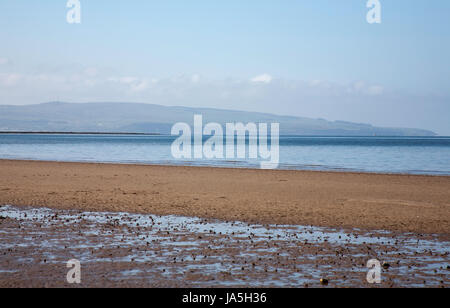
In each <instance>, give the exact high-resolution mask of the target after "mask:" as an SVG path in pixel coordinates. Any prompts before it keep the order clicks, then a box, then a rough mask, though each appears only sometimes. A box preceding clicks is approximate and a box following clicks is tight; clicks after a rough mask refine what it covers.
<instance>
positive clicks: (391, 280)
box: [0, 206, 450, 287]
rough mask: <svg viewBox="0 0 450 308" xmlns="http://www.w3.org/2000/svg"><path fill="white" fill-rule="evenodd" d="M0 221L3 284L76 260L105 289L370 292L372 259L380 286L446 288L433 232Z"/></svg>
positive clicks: (95, 219) (121, 220) (153, 219)
mask: <svg viewBox="0 0 450 308" xmlns="http://www.w3.org/2000/svg"><path fill="white" fill-rule="evenodd" d="M0 217H4V218H7V219H3V220H2V221H3V222H2V223H1V224H0V234H1V240H0V255H2V256H1V259H0V281H2V280H5V279H7V278H5V277H7V275H8V274H11V275H13V274H16V275H17V273H20V272H21V270H22V269H23V265H24V264H28V265H29V266H31V268H33V266H34V267H39V264H42V262H43V261H42V260H45V262H44V263H45V264H46V265H54V266H60V267H61V268H64V265H65V262H67V261H68V260H69V259H74V258H75V259H78V260H80V261H81V264H82V266H83V267H88V268H90V271H92V273H95V274H96V275H97V276H98V275H99V274H100V273H102V272H105V273H106V274H105V275H106V279H107V280H108V281H109V282H111V283H112V282H116V283H117V282H120V281H124V280H125V281H128V282H130V281H131V282H133V281H141V283H143V284H144V285H145V284H146V283H150V281H152V282H154V281H159V283H160V285H167V284H168V285H169V286H195V287H197V286H200V287H208V286H254V287H271V286H272V287H273V286H275V287H299V286H304V285H305V284H308V285H312V286H314V285H315V284H316V283H317V281H318V280H319V279H320V278H323V277H328V278H331V281H332V284H333V285H334V286H367V283H366V281H365V275H366V273H367V271H368V269H367V268H366V264H367V261H369V260H370V259H373V258H375V259H378V260H380V261H381V262H384V261H387V262H389V263H390V264H391V265H392V267H391V268H390V269H389V270H388V271H385V272H384V273H383V275H384V276H385V280H384V282H383V283H384V286H389V285H395V286H413V287H419V286H424V285H427V286H448V283H449V274H450V272H449V269H448V266H449V265H450V263H449V254H450V245H449V242H447V241H443V240H441V239H440V238H439V237H438V236H432V235H427V236H420V235H413V234H394V233H390V232H382V231H379V232H370V233H367V232H362V231H358V230H352V231H348V230H333V229H327V228H317V227H305V226H279V225H265V226H263V225H249V224H246V223H241V222H223V221H215V220H204V219H200V218H190V217H177V216H155V215H141V214H130V213H87V212H76V211H61V210H51V209H45V208H17V207H12V206H3V207H1V208H0ZM5 224H6V225H5ZM2 252H8V253H9V252H14V253H13V254H11V255H10V256H9V257H8V258H7V257H5V255H6V254H5V253H2ZM13 255H14V256H13ZM13 257H14V258H13ZM6 261H7V262H6ZM30 264H31V265H30ZM33 264H34V265H33ZM30 271H31V269H30ZM88 275H89V274H88ZM27 276H29V275H28V274H27ZM14 277H15V276H14ZM61 278H64V277H61ZM16 279H17V278H16ZM52 279H54V278H52ZM61 280H63V279H61ZM88 281H89V278H88ZM424 281H425V282H424Z"/></svg>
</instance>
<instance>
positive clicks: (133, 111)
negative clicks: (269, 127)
mask: <svg viewBox="0 0 450 308" xmlns="http://www.w3.org/2000/svg"><path fill="white" fill-rule="evenodd" d="M194 114H202V115H203V119H204V122H205V123H206V122H217V123H221V124H224V123H228V122H243V123H247V122H256V123H258V122H264V123H266V122H267V123H272V122H277V123H280V130H281V134H282V135H331V136H338V135H339V136H373V135H377V136H435V135H436V134H435V133H434V132H432V131H428V130H423V129H415V128H385V127H375V126H372V125H369V124H359V123H350V122H343V121H335V122H331V121H326V120H323V119H310V118H303V117H293V116H279V115H273V114H266V113H256V112H243V111H233V110H219V109H208V108H187V107H166V106H160V105H151V104H135V103H85V104H81V103H60V102H56V103H45V104H38V105H26V106H8V105H0V131H39V132H45V131H46V132H52V131H58V132H124V133H159V134H170V129H171V127H172V125H173V124H175V123H177V122H187V123H192V122H193V117H194Z"/></svg>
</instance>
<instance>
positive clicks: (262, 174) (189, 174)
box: [0, 160, 450, 239]
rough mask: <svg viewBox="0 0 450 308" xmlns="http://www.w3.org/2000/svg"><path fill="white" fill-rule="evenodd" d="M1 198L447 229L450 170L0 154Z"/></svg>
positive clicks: (273, 220)
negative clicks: (62, 159)
mask: <svg viewBox="0 0 450 308" xmlns="http://www.w3.org/2000/svg"><path fill="white" fill-rule="evenodd" d="M0 204H3V205H6V204H10V205H15V206H19V207H20V206H33V207H49V208H54V209H61V210H82V211H103V212H104V211H113V212H118V211H120V212H130V213H143V214H155V215H181V216H187V217H201V218H214V219H221V220H224V221H243V222H248V223H260V224H289V225H305V226H308V225H313V226H321V227H332V228H358V229H362V230H389V231H399V232H413V233H427V234H440V235H441V236H443V237H444V238H446V239H448V237H449V233H450V177H439V176H418V175H414V176H413V175H386V174H359V173H343V172H342V173H331V172H308V171H289V170H288V171H278V170H273V171H267V170H247V169H220V168H206V167H205V168H199V167H178V166H176V167H171V166H145V165H117V164H116V165H114V164H84V163H59V162H36V161H10V160H1V161H0Z"/></svg>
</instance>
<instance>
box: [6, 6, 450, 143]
mask: <svg viewBox="0 0 450 308" xmlns="http://www.w3.org/2000/svg"><path fill="white" fill-rule="evenodd" d="M379 1H380V3H381V18H382V19H381V23H380V24H369V23H368V22H367V20H366V15H367V12H368V11H369V9H368V8H367V7H366V3H367V1H366V0H345V1H336V0H328V1H326V0H158V1H155V0H128V1H124V0H122V1H121V0H115V1H107V0H80V3H81V23H80V24H69V23H68V22H67V20H66V15H67V12H68V11H69V9H68V8H67V7H66V4H67V0H40V1H29V0H1V1H0V104H4V105H24V104H37V103H43V102H49V101H65V102H141V103H153V104H161V105H167V106H189V107H211V108H222V109H237V110H245V111H260V112H269V113H276V114H282V115H296V116H304V117H311V118H325V119H327V120H343V121H352V122H359V123H370V124H373V125H377V126H387V127H414V128H424V129H430V130H433V131H435V132H437V133H439V134H441V135H450V121H449V118H450V117H449V115H450V86H449V85H450V57H449V56H448V55H449V54H450V1H448V0H433V1H424V0H410V1H408V0H379Z"/></svg>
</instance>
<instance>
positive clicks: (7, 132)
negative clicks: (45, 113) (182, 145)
mask: <svg viewBox="0 0 450 308" xmlns="http://www.w3.org/2000/svg"><path fill="white" fill-rule="evenodd" d="M0 134H3V135H15V134H23V135H135V136H136V135H137V136H161V134H159V133H123V132H117V133H114V132H31V131H26V132H21V131H0Z"/></svg>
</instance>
